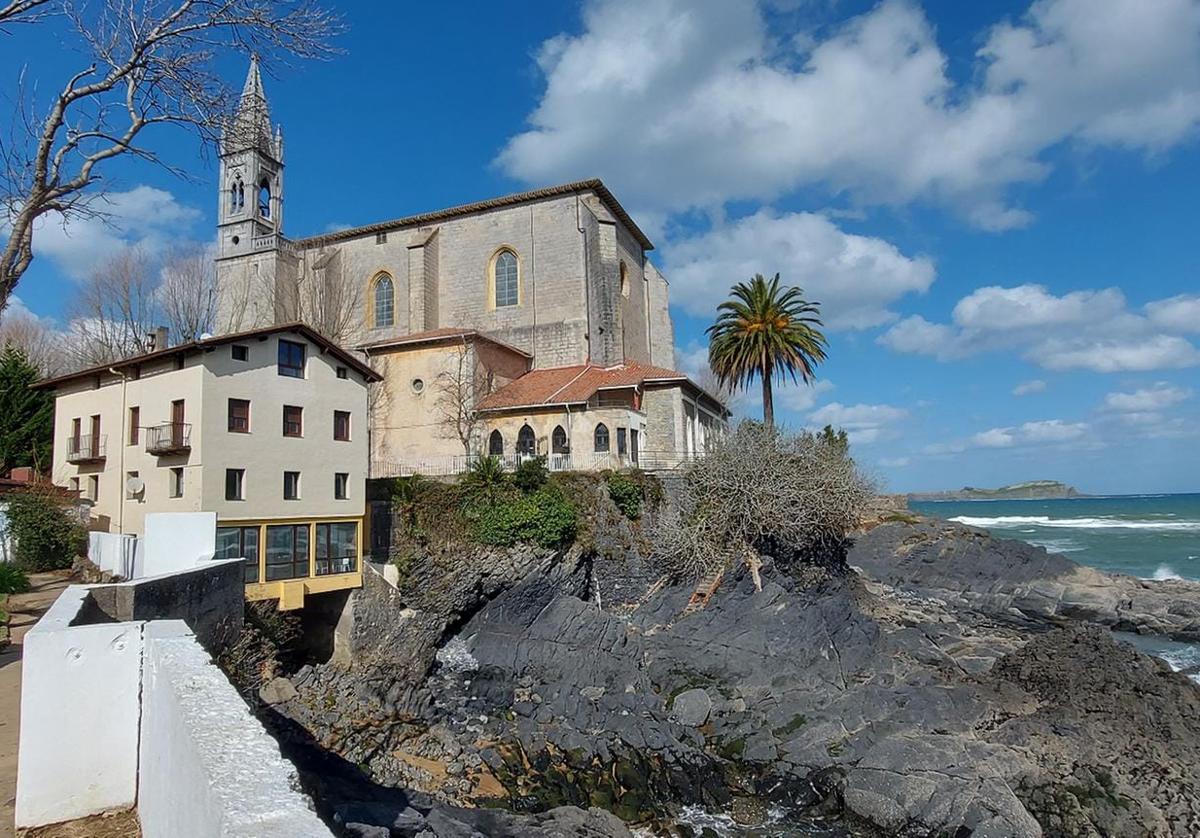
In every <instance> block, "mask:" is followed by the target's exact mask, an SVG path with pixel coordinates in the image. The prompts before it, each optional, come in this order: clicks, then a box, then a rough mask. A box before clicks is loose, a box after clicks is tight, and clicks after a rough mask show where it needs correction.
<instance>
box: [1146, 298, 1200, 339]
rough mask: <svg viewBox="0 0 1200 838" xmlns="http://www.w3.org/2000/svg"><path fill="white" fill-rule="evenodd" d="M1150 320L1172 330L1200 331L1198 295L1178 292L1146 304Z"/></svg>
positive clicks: (1182, 331)
mask: <svg viewBox="0 0 1200 838" xmlns="http://www.w3.org/2000/svg"><path fill="white" fill-rule="evenodd" d="M1146 315H1147V316H1148V317H1149V318H1150V320H1151V322H1153V323H1155V324H1156V325H1158V326H1161V327H1162V328H1164V329H1169V330H1170V331H1173V332H1181V333H1187V332H1200V295H1189V294H1180V295H1179V296H1177V297H1169V298H1168V299H1165V300H1158V301H1156V302H1153V303H1150V304H1149V305H1147V306H1146Z"/></svg>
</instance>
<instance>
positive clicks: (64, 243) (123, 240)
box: [33, 186, 201, 279]
mask: <svg viewBox="0 0 1200 838" xmlns="http://www.w3.org/2000/svg"><path fill="white" fill-rule="evenodd" d="M90 206H91V208H92V209H93V210H94V211H96V212H98V213H101V214H102V215H103V217H97V218H72V219H69V220H67V221H66V222H65V223H64V220H63V218H62V216H61V215H59V214H58V213H48V214H46V215H44V216H42V217H41V218H39V219H38V220H37V221H36V222H35V223H34V228H33V248H34V254H35V256H37V257H43V256H45V257H49V258H50V259H51V260H53V261H54V262H55V263H56V264H57V265H58V266H59V267H60V268H61V269H62V270H63V271H64V272H65V273H66V274H67V275H69V276H71V277H73V278H75V279H81V278H83V277H86V276H87V275H88V274H89V273H90V272H91V271H92V269H93V268H95V266H96V265H97V263H99V262H102V261H103V260H104V259H106V258H108V257H110V256H112V255H113V254H115V253H116V252H117V251H119V250H121V249H122V248H124V247H127V246H129V245H131V244H140V245H141V246H142V247H143V248H145V249H146V250H147V251H148V252H149V253H151V254H154V253H157V252H160V251H162V250H165V249H166V248H167V246H168V245H170V244H171V243H172V242H174V241H178V240H179V239H181V238H190V237H189V236H188V232H189V228H190V225H191V224H192V223H194V222H195V221H196V220H197V219H199V218H200V216H201V213H200V211H199V210H197V209H194V208H192V207H188V206H184V205H183V204H181V203H179V202H178V201H177V200H176V199H175V196H174V195H172V194H171V193H170V192H167V191H165V190H162V189H156V188H154V187H152V186H136V187H134V188H133V189H130V190H128V191H126V192H109V193H107V194H105V195H98V196H96V197H94V198H93V199H92V200H91V202H90Z"/></svg>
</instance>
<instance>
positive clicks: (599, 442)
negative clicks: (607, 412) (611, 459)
mask: <svg viewBox="0 0 1200 838" xmlns="http://www.w3.org/2000/svg"><path fill="white" fill-rule="evenodd" d="M595 441H596V445H595V449H596V453H597V454H607V453H608V425H605V424H604V423H603V422H601V423H600V424H599V425H597V426H596V434H595Z"/></svg>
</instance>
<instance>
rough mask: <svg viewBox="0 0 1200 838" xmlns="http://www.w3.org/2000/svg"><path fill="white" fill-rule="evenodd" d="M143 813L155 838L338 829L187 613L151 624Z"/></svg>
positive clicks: (276, 835)
mask: <svg viewBox="0 0 1200 838" xmlns="http://www.w3.org/2000/svg"><path fill="white" fill-rule="evenodd" d="M143 677H144V685H143V696H144V697H143V703H142V743H141V769H140V788H139V793H138V818H139V820H140V821H141V824H142V834H143V835H144V836H145V838H210V836H229V838H233V836H237V838H296V836H323V835H330V832H329V830H328V829H327V828H326V827H325V825H324V824H323V823H321V821H320V819H319V818H317V816H316V815H315V814H314V813H313V812H312V811H310V810H309V808H308V806H309V803H308V800H307V799H306V798H305V797H304V796H303V795H301V794H299V793H298V792H296V791H293V787H294V785H295V783H296V770H295V768H293V767H292V765H291V764H290V763H289V762H287V761H286V760H285V759H283V757H282V756H281V755H280V753H279V746H278V744H276V742H275V740H274V739H272V738H271V737H270V736H269V735H268V734H267V732H266V731H265V730H263V728H262V725H260V724H259V723H258V721H257V720H256V719H255V718H254V717H253V716H251V715H250V711H249V710H248V709H247V708H246V705H245V703H244V702H243V701H242V699H241V698H240V697H239V696H238V694H237V692H236V691H235V690H234V689H233V686H232V685H231V684H230V683H229V681H228V680H227V679H226V678H225V676H224V674H223V673H222V672H221V671H220V670H219V669H217V667H216V666H214V665H213V663H212V661H211V660H210V659H209V657H208V655H207V654H205V652H204V650H203V649H201V648H200V646H199V644H197V643H196V640H195V638H194V637H193V636H192V634H191V632H190V631H188V629H187V626H185V625H184V624H183V623H182V622H181V621H179V620H163V621H157V622H152V623H147V624H146V657H145V670H144V676H143Z"/></svg>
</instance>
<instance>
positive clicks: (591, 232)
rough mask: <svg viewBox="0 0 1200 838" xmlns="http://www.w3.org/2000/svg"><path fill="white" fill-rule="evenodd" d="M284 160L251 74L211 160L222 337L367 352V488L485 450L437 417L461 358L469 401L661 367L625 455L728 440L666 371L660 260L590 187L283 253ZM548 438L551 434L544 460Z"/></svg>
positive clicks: (608, 196) (547, 191)
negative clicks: (267, 329) (542, 382)
mask: <svg viewBox="0 0 1200 838" xmlns="http://www.w3.org/2000/svg"><path fill="white" fill-rule="evenodd" d="M283 158H284V151H283V138H282V133H281V131H280V129H279V127H278V126H275V125H273V124H272V123H271V119H270V109H269V107H268V103H267V98H266V93H265V91H264V90H263V85H262V80H261V78H260V76H259V72H258V67H257V64H252V65H251V68H250V72H249V74H248V75H247V78H246V82H245V86H244V88H243V92H242V98H241V102H240V105H239V108H238V110H237V114H236V118H235V119H234V121H233V123H232V126H231V130H230V131H229V132H228V133H227V135H226V137H225V138H224V140H223V142H222V148H221V159H220V163H221V165H220V181H219V184H218V216H217V217H218V230H217V240H218V244H217V260H216V262H217V264H216V271H217V283H218V308H219V313H218V323H217V328H218V329H220V330H225V331H239V330H244V329H247V328H258V327H262V326H266V325H270V324H272V323H276V322H280V321H291V320H304V321H306V322H309V323H311V324H313V325H314V326H315V327H316V328H318V329H319V330H321V331H322V332H323V333H325V334H331V335H337V336H338V340H339V341H340V342H342V343H343V344H344V345H346V346H353V347H356V348H358V349H360V350H361V351H362V352H364V353H365V354H366V355H367V356H368V357H369V359H370V362H371V364H372V365H373V366H375V367H376V369H378V370H379V371H380V373H381V375H382V377H383V381H382V383H381V384H380V385H379V386H377V387H374V388H373V389H374V391H375V392H374V393H373V395H372V431H373V433H372V437H373V446H372V450H371V456H372V465H373V467H372V474H373V475H376V476H382V475H387V474H392V473H397V472H404V471H410V470H412V469H413V467H414V466H415V465H417V464H420V463H430V462H433V461H435V460H437V461H442V460H444V459H445V458H448V457H449V458H452V457H455V456H465V455H466V454H467V453H468V452H467V450H466V449H467V448H468V447H470V446H468V445H466V444H464V437H465V436H471V438H472V439H474V441H475V443H476V445H475V446H474V448H473V449H472V451H471V452H470V453H472V454H478V453H480V452H481V451H482V450H484V447H485V446H484V439H483V436H484V435H482V434H479V433H477V432H475V431H473V432H472V434H471V435H465V434H462V433H461V432H460V430H461V429H460V427H459V425H460V424H461V423H457V422H454V421H448V420H447V416H446V414H447V405H446V400H445V398H444V394H445V391H446V385H447V381H448V379H454V378H456V377H459V376H460V373H461V366H462V363H463V361H464V359H465V360H466V361H467V362H468V363H469V365H470V367H471V369H472V371H473V372H475V373H478V375H479V376H480V380H479V381H478V382H477V386H476V387H475V388H474V390H475V392H474V394H473V397H472V399H470V400H468V402H469V403H471V404H474V403H475V402H476V401H482V399H483V398H484V397H486V396H490V395H491V394H492V393H493V392H495V391H497V390H499V389H501V388H502V387H505V386H508V385H511V384H512V382H514V381H515V378H516V377H517V376H518V374H524V373H527V372H533V371H540V370H548V369H558V370H576V371H577V370H578V369H579V368H581V367H588V368H601V369H615V368H619V367H630V368H635V367H636V368H654V369H656V370H658V372H655V373H653V375H654V376H656V380H657V381H659V382H670V383H662V384H656V385H654V386H653V387H652V388H650V389H653V390H655V392H656V395H655V396H653V397H651V398H650V399H648V400H647V407H646V409H644V410H643V409H642V408H638V409H636V410H635V412H638V413H639V416H638V417H627V418H625V419H622V420H621V421H620V422H619V424H616V425H614V428H616V427H619V428H624V429H625V430H626V431H627V433H628V435H629V437H630V439H629V441H628V444H629V446H630V447H632V448H633V449H634V450H636V449H637V446H635V445H634V444H633V443H632V438H633V437H632V435H633V434H634V433H635V432H636V433H637V434H638V444H639V445H641V447H642V449H643V450H651V449H653V450H655V451H661V452H663V453H664V454H668V453H669V454H671V455H673V456H675V457H677V458H681V457H685V456H687V455H688V454H689V453H694V452H695V451H697V450H700V447H701V446H699V445H697V442H698V441H699V440H701V439H702V438H703V437H704V434H705V431H704V428H705V427H709V426H711V424H712V423H713V422H716V424H718V425H724V422H725V417H726V415H727V413H726V411H725V410H724V408H723V407H719V406H717V407H713V402H714V400H713V399H712V398H711V397H710V396H707V395H706V394H703V393H701V392H700V391H699V388H698V387H696V385H695V384H694V383H692V382H690V381H688V379H687V376H685V375H683V374H682V373H679V372H677V371H676V360H675V343H674V329H673V325H672V323H671V315H670V308H669V304H668V296H669V294H668V292H669V286H668V282H667V279H666V277H664V276H663V275H662V274H661V273H660V272H659V271H658V270H657V269H656V268H655V266H654V264H653V263H652V262H651V260H650V258H649V254H650V252H651V251H652V250H653V249H654V245H653V243H652V242H651V241H650V239H649V238H648V237H647V235H646V234H645V232H643V231H642V230H641V229H640V228H639V227H638V225H637V223H636V222H635V221H634V219H633V218H632V217H631V216H630V214H629V213H628V212H627V211H626V210H625V208H624V207H622V206H621V203H620V202H619V201H618V200H617V198H616V196H615V195H614V194H613V193H612V192H611V191H610V190H609V189H608V188H607V187H606V186H605V184H604V183H602V182H601V181H599V180H595V179H592V180H583V181H578V182H575V183H567V184H562V185H558V186H551V187H547V188H543V189H535V190H531V191H528V192H521V193H517V194H512V195H506V196H502V197H498V198H491V199H488V200H483V201H476V202H473V203H468V204H463V205H460V206H455V207H450V208H448V209H441V210H436V211H433V212H426V213H420V214H416V215H410V216H406V217H400V218H395V219H392V220H390V221H383V222H379V223H375V224H368V225H365V226H361V227H354V228H350V229H346V230H338V231H336V232H331V233H326V234H322V235H318V236H313V237H309V238H301V239H289V238H287V237H286V236H285V235H284V227H283V215H284V160H283ZM336 215H337V213H336V212H334V211H332V210H331V216H333V217H336ZM464 336H465V337H464ZM485 356H486V357H485ZM639 386H640V385H639ZM663 389H667V390H671V391H672V392H671V393H658V391H660V390H663ZM459 401H460V402H461V401H462V400H461V399H460V400H459ZM652 402H654V403H655V404H654V405H653V406H651V403H652ZM689 404H690V410H691V413H690V414H689V412H688V410H689V407H688V405H689ZM557 409H558V408H557V407H556V408H555V410H557ZM592 409H593V410H594V409H595V408H592ZM451 412H453V411H451ZM689 415H690V418H689ZM488 416H489V418H487V420H486V421H487V422H492V423H494V422H501V420H500V418H499V414H498V413H496V412H495V411H492V412H491V413H489V414H488ZM478 418H479V419H480V420H481V421H482V420H483V419H484V417H483V416H480V417H478ZM507 421H508V420H507V419H505V420H504V422H507ZM531 421H532V420H531ZM539 421H540V420H539ZM502 424H503V423H502ZM606 424H607V423H606ZM556 426H557V424H555V425H553V426H551V427H550V428H549V429H548V430H547V433H546V434H545V435H544V436H545V438H546V440H547V441H546V445H545V446H544V447H545V448H546V453H547V454H549V453H552V450H551V449H552V448H553V439H552V436H553V433H554V427H556ZM572 427H574V426H573V425H572ZM490 430H491V428H489V430H488V434H487V436H490ZM502 435H503V432H502ZM539 438H540V437H539ZM515 444H516V439H515V436H514V437H513V439H512V440H511V444H509V445H507V446H506V448H505V450H506V453H510V454H513V455H515ZM613 444H614V445H615V444H616V441H615V430H614V443H613ZM575 446H576V447H575V450H581V449H580V448H579V443H578V442H576V443H575Z"/></svg>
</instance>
